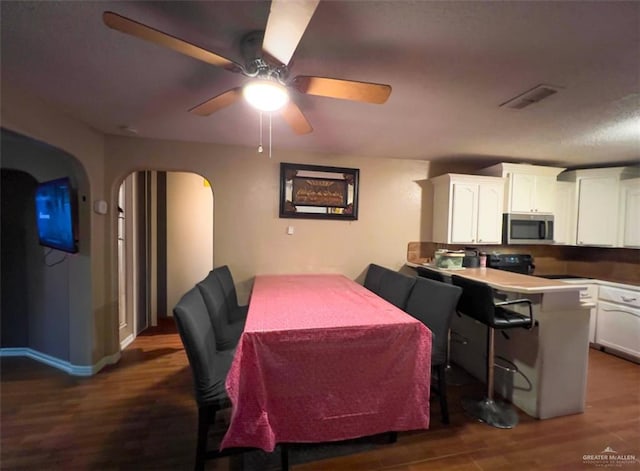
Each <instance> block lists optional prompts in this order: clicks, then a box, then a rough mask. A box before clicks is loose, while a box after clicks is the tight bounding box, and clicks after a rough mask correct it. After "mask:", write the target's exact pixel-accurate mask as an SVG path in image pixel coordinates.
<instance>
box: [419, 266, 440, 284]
mask: <svg viewBox="0 0 640 471" xmlns="http://www.w3.org/2000/svg"><path fill="white" fill-rule="evenodd" d="M417 270H418V276H421V277H423V278H429V279H430V280H435V281H442V282H444V275H443V274H442V273H440V272H437V271H435V270H430V269H428V268H422V267H418V269H417Z"/></svg>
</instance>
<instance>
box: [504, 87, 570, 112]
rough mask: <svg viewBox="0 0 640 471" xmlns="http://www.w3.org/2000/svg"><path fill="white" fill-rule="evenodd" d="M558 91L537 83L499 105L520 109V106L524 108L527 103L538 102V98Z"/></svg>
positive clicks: (541, 98)
mask: <svg viewBox="0 0 640 471" xmlns="http://www.w3.org/2000/svg"><path fill="white" fill-rule="evenodd" d="M558 91H559V90H558V88H554V87H551V86H549V85H537V86H535V87H533V88H532V89H531V90H527V91H526V92H524V93H521V94H520V95H518V96H516V97H514V98H511V99H510V100H508V101H505V102H504V103H502V104H501V105H500V106H501V107H503V106H504V107H506V108H512V109H514V110H521V109H522V108H526V107H527V106H529V105H533V104H534V103H538V102H539V101H540V100H544V99H545V98H547V97H549V96H551V95H553V94H555V93H558Z"/></svg>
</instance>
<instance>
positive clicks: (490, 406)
mask: <svg viewBox="0 0 640 471" xmlns="http://www.w3.org/2000/svg"><path fill="white" fill-rule="evenodd" d="M451 282H452V283H453V284H454V285H456V286H459V287H460V288H462V295H461V296H460V301H459V303H458V311H459V312H461V313H462V314H464V315H466V316H469V317H471V318H472V319H475V320H477V321H478V322H481V323H482V324H485V325H486V326H487V374H486V382H487V394H486V397H484V398H483V399H481V400H474V399H463V400H462V407H463V409H464V410H465V411H466V412H467V413H468V414H469V415H471V416H472V417H475V418H476V419H478V420H480V421H481V422H484V423H486V424H488V425H491V426H493V427H497V428H513V427H515V426H516V425H517V424H518V414H517V413H516V411H515V410H514V409H513V407H511V406H510V405H509V404H506V403H501V402H496V401H494V399H493V380H494V367H495V366H496V365H495V363H494V359H495V350H494V336H495V329H498V330H500V331H502V333H503V334H504V335H505V336H506V334H505V333H504V330H506V329H513V328H516V327H522V328H525V329H531V328H532V327H533V326H534V325H535V321H534V319H533V311H532V308H531V301H530V300H529V299H514V300H509V301H501V302H495V301H494V292H493V289H492V288H491V287H490V286H489V285H487V284H486V283H480V282H478V281H475V280H470V279H469V278H464V277H462V276H459V275H452V276H451ZM517 304H522V305H526V306H527V307H528V310H529V316H525V315H523V314H520V313H518V312H515V311H513V310H511V309H507V308H506V307H505V306H507V305H517ZM498 366H499V367H500V365H498ZM513 367H514V369H507V370H508V371H512V372H517V371H518V370H517V367H516V366H515V365H513Z"/></svg>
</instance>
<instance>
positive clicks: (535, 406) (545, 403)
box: [414, 265, 594, 419]
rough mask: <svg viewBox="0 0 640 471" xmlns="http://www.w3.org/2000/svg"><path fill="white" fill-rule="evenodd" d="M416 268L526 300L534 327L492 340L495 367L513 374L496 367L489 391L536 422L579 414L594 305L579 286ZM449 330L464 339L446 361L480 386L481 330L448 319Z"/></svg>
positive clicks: (466, 320)
mask: <svg viewBox="0 0 640 471" xmlns="http://www.w3.org/2000/svg"><path fill="white" fill-rule="evenodd" d="M414 266H418V265H414ZM421 266H422V267H425V268H428V269H432V270H436V271H438V272H440V273H441V274H443V275H444V276H445V278H447V277H450V276H451V275H459V276H464V277H467V278H471V279H473V280H476V281H480V282H483V283H487V284H488V285H490V286H491V287H492V288H494V290H495V291H496V294H497V295H498V296H504V297H506V298H507V299H516V298H527V299H530V300H531V302H532V308H533V316H534V319H535V321H536V326H535V327H534V328H532V329H520V328H518V329H509V330H507V331H506V333H507V335H508V336H509V338H505V337H504V336H502V335H499V334H496V335H495V340H494V341H495V344H494V345H495V355H496V362H497V363H499V364H502V365H504V364H505V362H504V361H501V360H500V358H502V359H505V360H507V361H508V362H510V363H512V364H514V365H516V366H517V368H518V371H519V372H518V373H515V374H514V373H509V372H505V371H504V370H502V369H500V368H496V370H495V383H494V384H495V390H496V392H497V393H499V394H500V395H501V396H503V397H505V398H507V399H508V400H510V401H511V402H512V403H513V404H515V405H516V406H518V407H519V408H520V409H522V410H523V411H524V412H525V413H527V414H528V415H530V416H532V417H536V418H539V419H548V418H551V417H558V416H562V415H569V414H576V413H580V412H584V408H585V399H586V390H587V363H588V357H589V314H590V310H591V308H593V307H594V304H593V303H592V302H585V301H583V300H582V299H581V296H580V293H581V291H583V290H584V288H585V287H584V286H583V285H578V284H576V285H574V284H569V283H564V282H562V281H559V280H547V279H544V278H539V277H535V276H529V275H521V274H519V273H511V272H508V271H503V270H494V269H491V268H466V269H464V270H455V271H453V270H444V269H438V268H435V267H433V266H424V265H421ZM511 307H512V308H514V309H517V310H520V307H516V306H511ZM522 313H523V314H526V311H522ZM451 331H452V332H455V334H456V335H455V336H456V337H461V338H464V339H465V342H463V343H458V342H451V347H450V359H451V362H452V363H454V364H456V365H458V366H461V367H462V368H464V369H465V370H466V371H468V372H469V373H471V374H472V375H473V376H475V377H476V378H478V379H479V380H481V381H485V374H486V358H487V357H486V354H487V335H486V333H487V327H486V326H485V325H484V324H481V323H480V322H478V321H476V320H474V319H472V318H471V317H468V316H465V315H462V316H453V322H452V325H451Z"/></svg>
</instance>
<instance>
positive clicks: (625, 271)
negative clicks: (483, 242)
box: [407, 242, 640, 285]
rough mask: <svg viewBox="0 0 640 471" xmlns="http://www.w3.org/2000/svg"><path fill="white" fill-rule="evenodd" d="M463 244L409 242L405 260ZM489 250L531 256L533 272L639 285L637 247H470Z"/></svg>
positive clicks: (417, 259)
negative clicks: (532, 258) (533, 265)
mask: <svg viewBox="0 0 640 471" xmlns="http://www.w3.org/2000/svg"><path fill="white" fill-rule="evenodd" d="M464 247H465V246H464V245H451V244H439V243H435V242H409V245H408V247H407V261H409V262H413V263H425V262H428V261H429V260H430V259H431V258H433V254H434V252H435V251H436V249H442V248H445V249H451V250H460V249H463V248H464ZM473 247H474V248H476V249H478V250H480V251H483V252H487V253H491V252H499V253H528V254H531V255H533V257H534V263H535V266H536V268H535V272H534V274H536V275H550V274H568V275H576V276H584V277H588V278H596V279H600V280H606V281H614V282H618V283H628V284H632V285H640V250H637V249H622V248H601V247H573V246H567V245H488V246H484V247H483V246H476V245H474V246H473Z"/></svg>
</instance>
